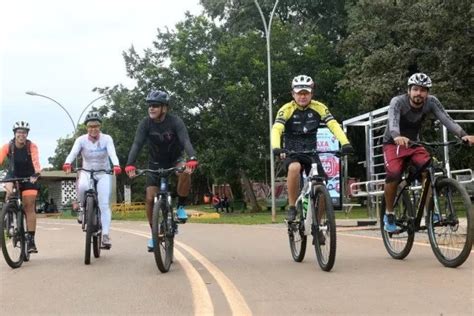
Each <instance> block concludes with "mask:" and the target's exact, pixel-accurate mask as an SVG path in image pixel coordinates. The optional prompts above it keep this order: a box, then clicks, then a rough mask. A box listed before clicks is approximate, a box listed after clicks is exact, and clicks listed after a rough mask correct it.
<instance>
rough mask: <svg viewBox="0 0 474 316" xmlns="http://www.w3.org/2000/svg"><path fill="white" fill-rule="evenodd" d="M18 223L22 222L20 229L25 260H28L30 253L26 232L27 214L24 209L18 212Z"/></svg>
mask: <svg viewBox="0 0 474 316" xmlns="http://www.w3.org/2000/svg"><path fill="white" fill-rule="evenodd" d="M18 223H21V225H20V227H19V230H20V234H21V236H22V243H23V244H24V246H23V261H24V262H28V261H30V253H29V252H28V243H27V239H26V234H27V233H28V232H27V230H28V229H27V223H26V216H25V213H24V212H23V211H21V212H18Z"/></svg>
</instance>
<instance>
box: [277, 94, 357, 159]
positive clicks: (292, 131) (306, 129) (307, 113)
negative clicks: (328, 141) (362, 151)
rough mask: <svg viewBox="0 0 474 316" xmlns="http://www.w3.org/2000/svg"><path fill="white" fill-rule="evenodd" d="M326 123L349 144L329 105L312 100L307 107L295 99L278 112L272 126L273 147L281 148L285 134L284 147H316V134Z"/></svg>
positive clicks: (335, 134) (294, 148)
mask: <svg viewBox="0 0 474 316" xmlns="http://www.w3.org/2000/svg"><path fill="white" fill-rule="evenodd" d="M322 125H323V126H324V125H326V126H327V127H328V128H329V130H330V131H331V132H332V133H333V134H334V136H335V137H336V138H337V140H338V141H339V142H340V143H341V145H345V144H349V140H348V139H347V137H346V134H345V133H344V131H343V130H342V128H341V126H340V125H339V123H338V122H337V121H336V120H335V119H334V117H333V116H332V114H331V112H329V109H328V108H327V106H325V105H324V104H323V103H321V102H318V101H315V100H311V103H310V104H309V105H308V106H306V107H301V106H299V105H298V104H297V103H296V102H295V101H291V102H289V103H286V104H285V105H283V106H282V107H281V108H280V109H279V110H278V113H277V116H276V119H275V123H274V124H273V127H272V135H271V143H272V148H281V147H282V142H281V136H282V135H283V134H284V135H285V137H284V144H283V147H284V148H286V149H292V150H308V149H314V148H316V143H317V139H316V134H317V132H318V128H319V127H320V126H322Z"/></svg>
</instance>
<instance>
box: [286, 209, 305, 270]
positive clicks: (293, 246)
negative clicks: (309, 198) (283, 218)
mask: <svg viewBox="0 0 474 316" xmlns="http://www.w3.org/2000/svg"><path fill="white" fill-rule="evenodd" d="M296 214H297V217H296V219H297V220H296V221H295V222H293V223H289V224H288V240H289V242H290V250H291V256H292V257H293V260H295V261H296V262H302V261H303V259H304V256H305V254H306V241H307V236H306V235H305V233H304V217H303V206H302V203H301V202H299V203H297V205H296Z"/></svg>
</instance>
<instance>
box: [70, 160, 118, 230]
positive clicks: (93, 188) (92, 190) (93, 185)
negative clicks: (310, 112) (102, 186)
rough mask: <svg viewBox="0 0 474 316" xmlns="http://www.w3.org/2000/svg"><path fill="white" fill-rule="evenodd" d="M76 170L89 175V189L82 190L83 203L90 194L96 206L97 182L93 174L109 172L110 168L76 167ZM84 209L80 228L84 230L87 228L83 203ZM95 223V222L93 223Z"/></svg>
mask: <svg viewBox="0 0 474 316" xmlns="http://www.w3.org/2000/svg"><path fill="white" fill-rule="evenodd" d="M77 171H85V172H88V173H89V175H90V177H89V189H88V190H86V191H85V192H84V203H85V201H87V197H88V196H92V198H93V200H94V203H95V205H96V206H97V208H98V198H97V183H98V182H99V181H98V180H97V179H96V178H95V177H94V174H96V173H106V174H110V173H111V170H105V169H100V170H88V169H84V168H77ZM83 209H84V214H83V215H84V218H83V220H82V230H83V231H84V232H85V231H86V230H87V227H86V224H87V218H86V216H87V215H86V213H87V212H86V211H85V205H84V207H83ZM94 224H97V223H94Z"/></svg>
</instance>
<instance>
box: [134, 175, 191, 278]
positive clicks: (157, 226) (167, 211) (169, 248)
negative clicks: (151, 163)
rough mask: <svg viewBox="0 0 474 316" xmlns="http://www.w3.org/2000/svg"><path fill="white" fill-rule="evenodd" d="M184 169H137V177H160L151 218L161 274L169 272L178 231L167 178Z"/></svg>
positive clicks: (154, 251)
mask: <svg viewBox="0 0 474 316" xmlns="http://www.w3.org/2000/svg"><path fill="white" fill-rule="evenodd" d="M184 169H185V167H172V168H168V169H156V170H153V169H137V176H139V175H143V174H146V173H152V174H155V175H157V176H159V177H160V192H158V193H157V194H156V196H155V199H154V203H153V216H152V224H151V226H152V240H153V245H154V247H153V253H154V256H155V262H156V265H157V266H158V269H159V270H160V271H161V272H162V273H166V272H168V271H169V269H170V266H171V263H172V262H173V255H174V254H173V253H174V236H175V234H176V233H177V231H178V223H179V222H178V220H177V219H176V215H175V214H174V212H173V208H172V206H171V192H169V190H168V178H169V176H170V175H172V174H173V173H175V172H178V173H179V172H183V171H184Z"/></svg>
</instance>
